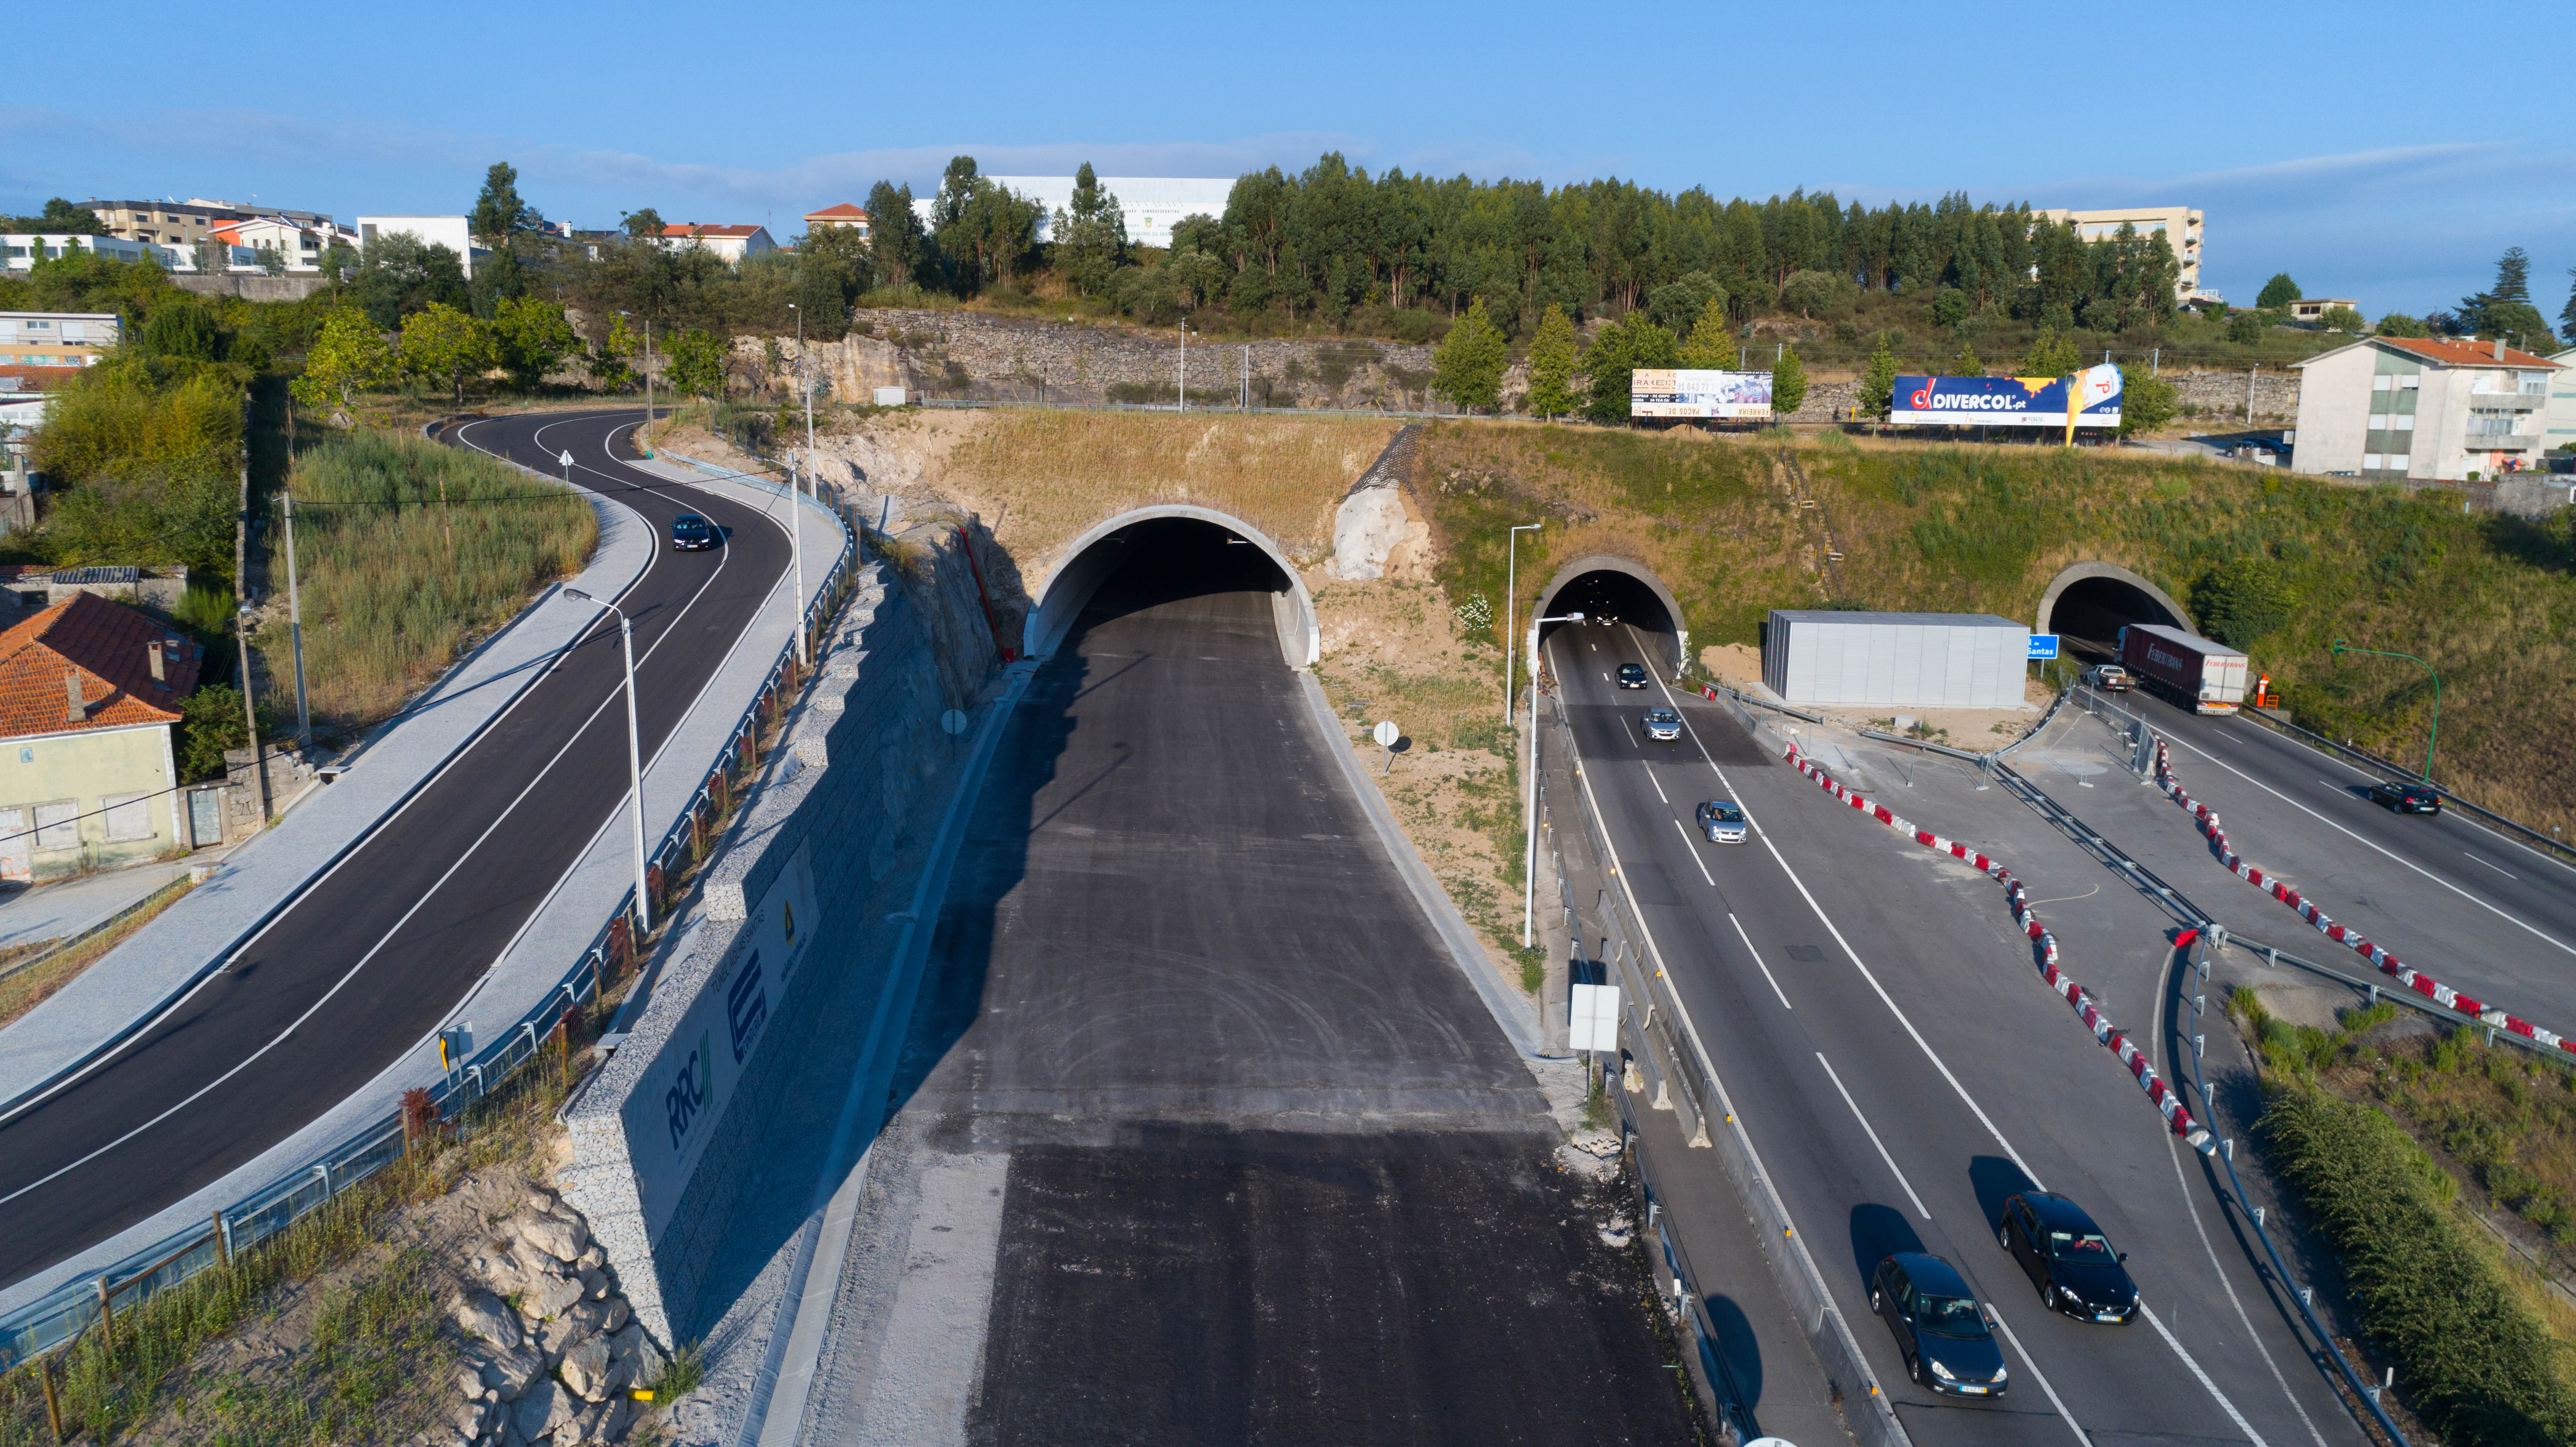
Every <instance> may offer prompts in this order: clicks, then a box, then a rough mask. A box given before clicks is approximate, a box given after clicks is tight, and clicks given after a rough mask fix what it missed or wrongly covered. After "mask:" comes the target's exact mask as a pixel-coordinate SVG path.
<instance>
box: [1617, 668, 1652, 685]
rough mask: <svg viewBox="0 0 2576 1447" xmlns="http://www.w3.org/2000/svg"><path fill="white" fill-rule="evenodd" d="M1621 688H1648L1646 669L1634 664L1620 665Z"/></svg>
mask: <svg viewBox="0 0 2576 1447" xmlns="http://www.w3.org/2000/svg"><path fill="white" fill-rule="evenodd" d="M1619 686H1620V687H1621V688H1644V687H1645V686H1646V670H1645V668H1644V667H1643V666H1641V665H1639V664H1634V663H1622V664H1620V665H1619Z"/></svg>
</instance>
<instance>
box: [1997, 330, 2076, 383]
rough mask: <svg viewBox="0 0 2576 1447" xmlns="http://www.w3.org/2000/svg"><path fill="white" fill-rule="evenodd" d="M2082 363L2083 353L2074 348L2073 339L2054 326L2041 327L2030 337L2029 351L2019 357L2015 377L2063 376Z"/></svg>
mask: <svg viewBox="0 0 2576 1447" xmlns="http://www.w3.org/2000/svg"><path fill="white" fill-rule="evenodd" d="M2083 365H2084V354H2083V353H2081V352H2079V351H2077V350H2075V339H2074V338H2073V337H2069V336H2064V335H2061V334H2060V333H2059V332H2058V330H2057V329H2056V328H2055V327H2041V328H2040V329H2039V335H2038V336H2035V337H2033V338H2031V341H2030V351H2029V353H2028V354H2027V355H2025V356H2023V358H2022V359H2021V366H2020V368H2019V369H2018V370H2016V371H2015V372H2014V373H2013V375H2014V376H2016V377H2063V376H2066V375H2067V374H2069V373H2071V372H2073V371H2075V370H2076V369H2077V368H2079V367H2082V366H2083Z"/></svg>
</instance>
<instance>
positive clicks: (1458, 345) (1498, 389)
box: [1431, 297, 1511, 411]
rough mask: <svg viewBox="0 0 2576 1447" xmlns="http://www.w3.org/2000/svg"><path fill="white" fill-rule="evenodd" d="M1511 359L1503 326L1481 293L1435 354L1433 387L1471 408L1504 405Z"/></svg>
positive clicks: (1469, 304)
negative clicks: (1487, 310)
mask: <svg viewBox="0 0 2576 1447" xmlns="http://www.w3.org/2000/svg"><path fill="white" fill-rule="evenodd" d="M1510 360H1511V349H1510V347H1509V346H1508V345H1506V344H1505V342H1504V341H1503V333H1502V329H1501V328H1499V327H1496V326H1495V325H1494V322H1493V318H1491V317H1489V316H1487V315H1486V314H1485V299H1484V298H1483V297H1478V298H1476V299H1475V300H1474V301H1473V302H1470V303H1468V305H1467V314H1466V315H1465V316H1462V317H1460V318H1458V324H1457V325H1456V326H1453V327H1451V328H1450V329H1449V335H1448V336H1446V337H1443V338H1442V339H1441V341H1440V347H1439V349H1438V350H1437V351H1435V352H1433V353H1432V354H1431V390H1432V391H1434V392H1437V393H1439V394H1440V395H1441V396H1443V397H1446V398H1448V399H1449V400H1450V401H1452V402H1455V403H1457V404H1458V405H1459V406H1461V407H1464V408H1467V409H1468V410H1470V411H1473V410H1474V409H1476V408H1479V407H1491V408H1500V407H1501V406H1502V385H1503V368H1504V367H1505V366H1506V365H1507V364H1508V363H1509V362H1510Z"/></svg>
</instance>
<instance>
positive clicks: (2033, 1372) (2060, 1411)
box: [1986, 1301, 2093, 1447]
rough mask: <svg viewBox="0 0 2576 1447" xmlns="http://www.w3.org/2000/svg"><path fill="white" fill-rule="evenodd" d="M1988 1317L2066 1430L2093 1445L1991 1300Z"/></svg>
mask: <svg viewBox="0 0 2576 1447" xmlns="http://www.w3.org/2000/svg"><path fill="white" fill-rule="evenodd" d="M1986 1317H1987V1319H1988V1320H1990V1321H1992V1322H1993V1323H1994V1324H1995V1327H1996V1329H1997V1330H1999V1331H2001V1332H2002V1333H2003V1334H2004V1340H2005V1341H2008V1342H2011V1343H2012V1349H2013V1355H2014V1356H2017V1357H2019V1358H2021V1365H2022V1369H2023V1370H2024V1371H2027V1372H2029V1373H2030V1379H2031V1380H2032V1381H2034V1382H2037V1383H2039V1389H2040V1390H2041V1391H2043V1392H2045V1393H2047V1394H2048V1405H2050V1406H2052V1407H2055V1408H2056V1409H2057V1415H2058V1418H2059V1420H2061V1421H2063V1422H2064V1423H2066V1430H2067V1431H2069V1432H2072V1433H2074V1434H2075V1440H2076V1441H2078V1442H2081V1443H2083V1444H2084V1447H2093V1439H2092V1438H2090V1437H2087V1436H2085V1435H2084V1429H2083V1428H2082V1427H2080V1426H2077V1425H2076V1422H2075V1414H2074V1413H2072V1412H2070V1411H2068V1410H2066V1403H2065V1401H2064V1399H2062V1398H2060V1397H2059V1396H2058V1395H2057V1389H2056V1388H2055V1387H2052V1386H2050V1385H2049V1384H2048V1374H2047V1373H2045V1372H2042V1371H2041V1370H2040V1369H2039V1363H2037V1362H2035V1361H2032V1360H2031V1359H2030V1352H2029V1350H2028V1349H2027V1348H2025V1347H2024V1346H2022V1344H2021V1338H2020V1337H2017V1336H2014V1335H2013V1329H2012V1328H2011V1327H2009V1326H2007V1325H2005V1324H2004V1314H2003V1313H2002V1312H2000V1311H1997V1310H1995V1304H1994V1303H1993V1302H1991V1301H1990V1302H1987V1303H1986Z"/></svg>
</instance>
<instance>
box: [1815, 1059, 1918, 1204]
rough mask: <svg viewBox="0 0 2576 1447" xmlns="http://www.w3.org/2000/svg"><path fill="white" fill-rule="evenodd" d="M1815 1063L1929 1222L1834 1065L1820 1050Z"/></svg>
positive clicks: (1907, 1195)
mask: <svg viewBox="0 0 2576 1447" xmlns="http://www.w3.org/2000/svg"><path fill="white" fill-rule="evenodd" d="M1816 1063H1817V1064H1818V1065H1821V1066H1823V1067H1825V1078H1826V1079H1827V1080H1830V1081H1832V1082H1833V1083H1834V1089H1835V1091H1836V1092H1838V1093H1839V1094H1840V1095H1841V1096H1842V1098H1843V1104H1845V1105H1847V1106H1850V1107H1851V1113H1852V1119H1854V1120H1856V1121H1859V1122H1860V1129H1861V1134H1863V1135H1865V1136H1868V1137H1869V1143H1870V1145H1872V1146H1873V1147H1875V1148H1876V1149H1877V1151H1878V1158H1879V1159H1880V1160H1882V1161H1885V1162H1887V1173H1888V1174H1889V1175H1891V1176H1894V1177H1895V1178H1896V1184H1898V1185H1900V1186H1903V1187H1904V1188H1905V1199H1907V1200H1909V1201H1912V1202H1913V1203H1914V1214H1916V1215H1918V1216H1921V1217H1922V1218H1923V1219H1924V1220H1926V1221H1929V1220H1931V1219H1932V1208H1931V1207H1929V1206H1926V1205H1924V1204H1923V1198H1922V1197H1921V1196H1919V1195H1917V1194H1915V1190H1914V1183H1913V1182H1912V1181H1909V1180H1907V1179H1905V1173H1904V1172H1903V1171H1900V1170H1898V1169H1897V1168H1896V1157H1894V1156H1891V1155H1889V1154H1888V1153H1887V1143H1886V1142H1884V1141H1882V1140H1880V1139H1879V1138H1878V1132H1877V1131H1876V1130H1875V1129H1873V1128H1872V1127H1871V1126H1870V1123H1869V1117H1868V1116H1865V1115H1863V1114H1861V1113H1860V1102H1859V1101H1857V1100H1854V1099H1852V1093H1851V1091H1850V1090H1849V1089H1847V1088H1846V1087H1845V1086H1844V1085H1843V1078H1842V1077H1841V1076H1839V1075H1836V1074H1835V1073H1834V1063H1833V1062H1832V1061H1830V1060H1827V1059H1826V1058H1825V1052H1823V1051H1821V1050H1819V1051H1817V1052H1816Z"/></svg>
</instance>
